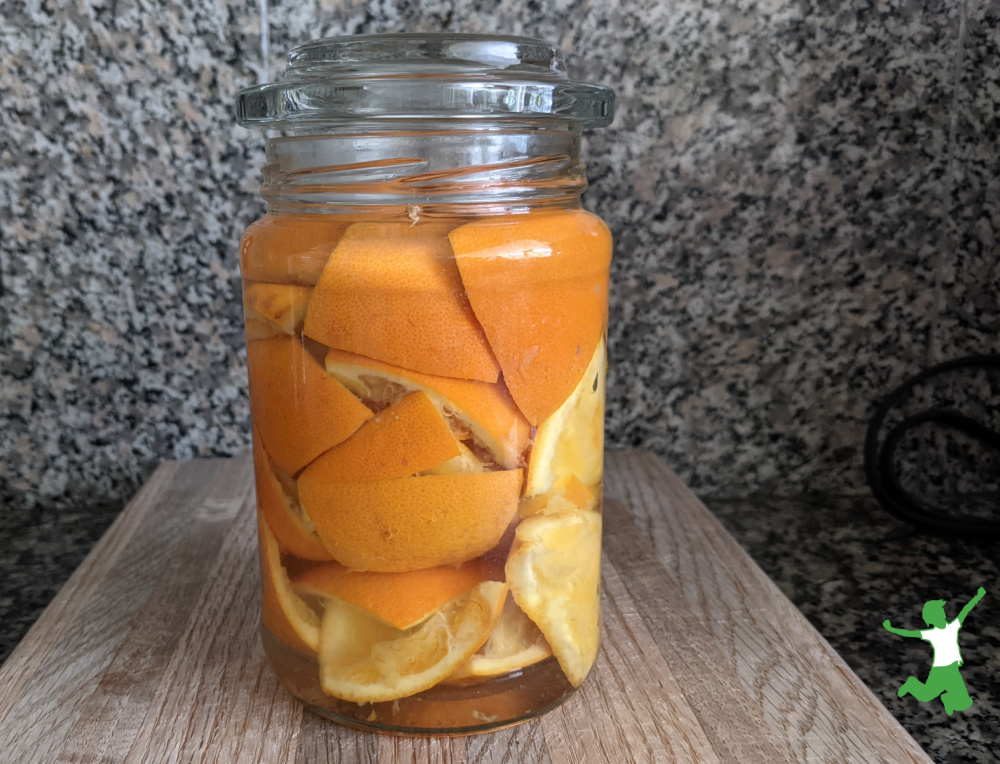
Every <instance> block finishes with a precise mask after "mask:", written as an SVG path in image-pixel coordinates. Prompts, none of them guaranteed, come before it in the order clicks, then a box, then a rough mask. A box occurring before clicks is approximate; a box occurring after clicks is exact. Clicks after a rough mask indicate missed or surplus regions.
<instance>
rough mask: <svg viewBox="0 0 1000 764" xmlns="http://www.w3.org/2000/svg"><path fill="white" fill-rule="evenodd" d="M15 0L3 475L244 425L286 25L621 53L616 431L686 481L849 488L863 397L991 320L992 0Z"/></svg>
mask: <svg viewBox="0 0 1000 764" xmlns="http://www.w3.org/2000/svg"><path fill="white" fill-rule="evenodd" d="M268 22H269V23H268V30H269V32H270V45H271V51H272V56H271V60H270V61H269V62H268V65H267V66H265V65H264V62H263V61H262V57H261V47H262V46H261V34H260V32H261V22H260V15H259V10H258V3H257V0H229V1H228V2H226V0H203V1H201V2H194V1H193V0H182V1H181V2H177V3H159V2H153V0H120V1H119V2H115V3H109V2H100V1H99V0H98V1H95V2H85V1H84V0H77V1H76V2H73V1H72V0H71V1H70V2H67V3H55V2H51V1H50V2H37V1H36V2H20V1H19V0H7V2H5V3H4V10H3V18H2V20H0V102H2V103H3V109H2V111H0V235H2V239H0V273H2V278H3V294H2V296H0V503H3V504H4V505H6V506H10V507H14V508H17V507H31V506H33V505H36V504H39V503H41V504H44V505H47V506H59V505H68V504H69V503H70V502H75V503H77V504H79V503H80V502H83V503H87V502H90V503H93V504H97V503H100V502H107V501H119V500H122V499H124V498H126V497H127V496H129V495H131V494H132V492H133V491H134V490H135V489H136V487H137V486H138V484H139V483H140V481H141V480H142V479H143V478H144V477H145V476H146V475H147V474H148V473H149V472H150V470H151V469H152V467H153V466H154V465H155V464H156V463H157V462H158V461H160V460H162V459H165V458H185V457H189V456H194V455H203V454H229V453H232V452H233V451H235V450H238V449H240V448H242V447H244V446H245V445H246V444H247V442H248V439H249V428H248V405H247V395H246V379H245V369H244V354H243V341H242V336H241V332H242V324H241V308H240V306H239V300H238V289H239V277H238V273H237V257H236V255H237V242H238V238H239V235H240V232H241V229H242V228H243V227H244V226H245V225H246V224H247V223H249V222H250V221H251V220H253V219H254V218H255V217H256V216H257V215H259V214H260V212H261V210H262V205H261V203H260V202H259V201H258V200H257V198H256V191H257V188H258V177H259V165H260V163H261V161H262V157H263V152H262V145H261V141H260V139H259V137H258V136H255V135H251V134H250V133H249V132H246V131H243V130H241V129H239V128H237V127H236V126H235V125H234V120H233V117H232V107H233V100H234V95H235V92H236V90H237V89H238V88H240V87H242V86H245V85H248V84H250V83H253V82H254V81H256V80H258V79H260V78H262V77H265V76H267V73H268V72H270V74H271V75H272V76H273V74H274V73H275V72H276V71H277V70H278V68H279V67H280V65H281V64H280V56H281V55H282V54H283V53H284V52H285V51H287V49H288V48H289V47H291V46H292V45H294V44H296V43H298V42H301V41H303V40H305V39H307V38H310V37H316V36H319V35H332V34H343V33H357V32H373V31H400V30H406V31H438V30H441V29H442V28H446V29H449V30H452V31H467V32H501V31H502V32H506V33H514V34H526V35H532V36H538V37H544V38H547V39H549V40H553V41H558V42H559V43H560V44H561V45H563V46H564V47H565V48H566V49H567V50H571V51H574V52H575V53H577V54H578V56H577V57H576V58H575V60H574V61H573V65H574V71H575V73H576V74H577V75H579V76H581V77H582V78H585V79H591V80H596V81H599V82H603V83H607V84H611V85H613V86H614V87H615V88H616V89H617V91H618V94H619V113H618V118H617V120H616V122H615V124H614V126H613V127H612V128H611V129H608V130H601V131H595V132H594V133H593V134H592V135H591V137H590V138H589V140H588V144H587V147H586V149H585V153H586V157H587V160H588V166H589V174H590V177H591V181H592V186H591V189H590V191H589V192H588V194H587V195H586V197H585V200H586V204H587V206H588V207H590V208H591V209H593V210H596V211H598V212H599V213H600V214H602V215H603V216H604V217H605V218H606V219H607V220H608V222H609V224H610V225H611V227H612V229H613V231H614V233H615V236H616V239H617V245H616V255H617V261H616V264H615V267H614V273H613V279H614V284H613V291H612V294H613V300H612V316H611V331H612V337H611V353H612V362H613V377H612V390H611V393H610V401H609V403H610V406H609V419H608V432H609V438H610V444H611V445H627V446H636V445H645V446H647V447H650V448H652V449H655V450H656V451H658V452H659V453H661V454H663V455H664V456H665V457H666V459H667V461H668V462H669V463H670V464H671V465H672V466H673V467H674V468H675V469H676V470H677V471H678V473H679V474H680V475H681V476H682V477H683V478H684V479H685V480H686V481H687V482H688V483H689V484H690V485H691V486H692V487H694V488H695V490H697V491H698V492H700V493H702V494H703V495H724V494H728V495H735V494H740V493H748V492H774V493H787V494H795V493H799V492H802V491H806V490H809V491H825V492H828V493H830V492H832V493H837V494H852V493H853V494H856V493H863V492H864V490H865V488H864V483H863V478H862V475H861V471H860V465H861V443H862V439H863V434H864V426H865V422H866V419H867V417H868V416H869V415H870V413H871V410H872V407H873V402H874V401H875V400H876V399H877V398H878V397H879V396H880V395H883V394H884V393H885V392H886V391H887V390H888V389H889V387H891V386H892V385H894V384H896V383H898V382H899V381H901V380H902V379H903V378H905V377H906V376H908V375H910V374H912V373H914V372H916V371H918V370H919V369H921V368H923V367H924V366H926V365H928V364H929V363H931V362H933V361H935V360H943V359H946V358H951V357H955V356H958V355H963V354H966V353H970V352H985V351H988V350H992V351H994V352H996V351H997V349H998V348H1000V342H998V336H1000V309H998V305H997V297H998V294H1000V265H998V259H1000V258H998V250H997V244H996V242H997V238H998V237H997V231H998V229H1000V172H998V169H1000V168H998V157H1000V140H998V132H997V121H996V120H997V111H998V109H1000V57H998V50H997V46H998V35H997V32H998V28H1000V4H998V3H996V2H992V3H987V2H985V1H984V0H967V2H965V3H964V4H963V3H962V2H956V0H928V1H927V2H902V1H901V2H893V1H892V0H886V1H883V2H874V1H869V2H865V0H860V1H859V2H852V3H848V2H842V3H819V2H808V1H807V0H800V1H791V0H790V1H787V2H786V1H785V0H760V1H759V2H756V1H754V0H740V1H737V2H728V3H720V2H711V1H707V2H706V1H703V0H699V1H698V2H682V1H680V0H665V1H664V2H659V1H658V0H611V1H609V2H592V1H591V2H586V1H580V0H551V1H545V0H540V1H539V2H534V1H532V2H529V3H523V2H515V1H513V0H502V1H499V2H498V1H497V0H493V1H492V2H490V1H486V0H479V1H478V2H466V1H464V0H460V1H456V2H447V1H445V0H441V1H440V2H427V3H423V4H419V7H418V3H416V2H405V1H397V2H390V1H388V0H387V1H385V2H374V3H367V4H366V3H347V2H345V3H330V2H323V1H322V0H305V1H304V2H295V3H290V2H281V3H272V4H271V6H270V8H269V15H268Z"/></svg>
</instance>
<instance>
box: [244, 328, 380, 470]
mask: <svg viewBox="0 0 1000 764" xmlns="http://www.w3.org/2000/svg"><path fill="white" fill-rule="evenodd" d="M247 368H248V371H249V376H250V408H251V412H252V416H253V421H254V424H255V426H256V427H257V430H258V431H259V432H260V436H261V439H262V440H263V443H264V448H265V449H266V450H267V453H268V454H270V456H271V458H272V459H273V460H274V463H275V464H276V465H277V466H278V468H279V469H280V470H281V471H282V472H285V473H287V474H289V475H295V474H296V473H298V472H299V471H300V470H301V469H302V468H303V467H305V466H306V465H307V464H309V462H311V461H312V460H313V459H315V458H316V457H317V456H319V455H320V454H322V453H323V452H324V451H328V450H329V449H331V448H333V447H334V446H336V445H338V444H339V443H341V442H343V441H344V440H346V439H347V438H348V437H349V436H350V435H351V434H353V433H354V431H355V430H357V429H358V427H360V426H361V424H362V423H363V422H364V421H365V420H366V419H368V418H369V417H371V415H372V412H371V411H370V410H369V409H368V407H367V406H365V405H364V404H363V403H361V401H359V400H358V399H357V398H355V397H354V396H353V395H352V394H351V393H350V391H348V390H347V388H345V387H344V386H343V385H341V384H340V383H339V382H338V381H337V380H335V379H334V378H333V377H331V376H330V375H328V374H327V373H326V370H325V369H324V368H323V367H322V366H321V365H320V364H319V362H318V361H317V360H316V359H315V358H313V356H312V355H311V354H310V353H309V352H308V351H307V350H306V348H305V347H304V345H303V344H302V342H301V341H300V340H299V338H297V337H287V336H281V337H274V338H273V339H267V340H258V341H256V342H250V343H248V344H247Z"/></svg>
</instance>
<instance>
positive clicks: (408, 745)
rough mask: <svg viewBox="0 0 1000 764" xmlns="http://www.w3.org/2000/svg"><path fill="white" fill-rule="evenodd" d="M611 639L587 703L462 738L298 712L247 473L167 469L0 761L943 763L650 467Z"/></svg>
mask: <svg viewBox="0 0 1000 764" xmlns="http://www.w3.org/2000/svg"><path fill="white" fill-rule="evenodd" d="M605 493H606V499H605V508H604V512H605V521H604V548H605V555H604V567H603V573H604V635H603V644H602V648H601V654H600V656H599V658H598V661H597V666H596V668H595V669H594V671H593V672H592V673H591V675H590V677H589V678H588V679H587V682H586V683H585V684H584V686H583V688H582V690H581V691H580V692H578V693H576V694H575V695H574V696H573V697H572V698H571V699H570V700H569V701H567V702H566V703H565V704H564V705H563V706H562V707H560V708H558V709H557V710H555V711H553V712H552V713H550V714H547V715H546V716H544V717H542V718H541V719H538V720H535V721H533V722H529V723H527V724H524V725H521V726H518V727H514V728H511V729H508V730H504V731H501V732H496V733H489V734H486V735H478V736H472V737H465V738H405V737H390V736H381V735H375V734H370V733H363V732H358V731H355V730H351V729H347V728H344V727H339V726H337V725H335V724H332V723H330V722H327V721H325V720H323V719H320V718H319V717H317V716H314V715H313V714H311V713H309V712H305V711H303V709H302V707H301V706H299V705H298V704H297V703H296V702H295V701H293V700H292V699H291V697H290V696H289V695H288V694H287V693H285V692H284V690H282V689H281V688H280V687H279V686H278V683H277V681H276V680H275V678H274V676H273V675H272V673H271V671H270V669H269V668H268V666H267V664H266V662H265V659H264V655H263V652H262V649H261V646H260V642H259V637H258V634H257V622H258V617H259V605H258V602H257V596H258V595H257V587H258V585H259V579H258V571H257V555H256V552H255V545H256V526H255V521H254V514H253V512H254V508H253V481H252V472H251V465H250V460H249V458H247V457H243V458H237V459H233V460H223V459H215V460H200V461H193V462H184V463H177V462H174V463H168V464H164V465H163V466H162V467H160V468H159V469H158V470H157V472H156V473H155V474H154V475H153V477H152V478H151V479H150V480H149V482H148V483H147V484H146V485H145V486H144V487H143V489H142V491H140V493H139V494H138V496H136V498H135V499H134V500H133V501H132V503H131V504H129V506H128V508H127V509H126V510H125V511H124V512H123V513H122V515H121V516H120V517H119V518H118V520H117V521H116V522H115V524H114V525H113V526H112V527H111V529H110V530H109V531H108V532H107V534H106V535H105V536H104V537H103V538H102V539H101V541H100V542H99V543H98V544H97V546H96V547H95V548H94V550H93V552H92V553H91V554H90V556H88V557H87V559H86V561H85V562H84V563H83V565H81V566H80V568H79V570H77V571H76V573H75V574H74V575H73V577H72V578H71V579H70V580H69V582H68V583H67V584H66V586H65V587H64V588H63V590H62V591H61V592H60V593H59V595H58V596H57V597H56V599H55V600H54V601H53V602H52V604H51V605H50V606H49V607H48V609H47V610H46V611H45V612H44V614H43V615H42V617H41V618H40V619H39V620H38V622H37V623H36V624H35V626H34V627H33V628H32V629H31V631H30V632H29V633H28V635H27V636H26V637H25V638H24V640H23V641H22V642H21V644H20V645H19V646H18V647H17V649H16V650H15V651H14V653H13V654H12V655H11V657H10V658H9V659H8V660H7V662H6V663H5V664H4V665H3V667H2V668H0V752H2V753H0V759H2V760H3V761H5V762H7V761H9V762H18V763H22V762H23V763H27V762H39V764H53V763H55V762H73V763H74V764H84V763H86V762H94V763H95V764H97V763H98V762H99V763H100V764H109V763H110V762H127V763H128V764H138V763H139V762H148V763H149V764H168V763H169V762H178V763H180V762H184V763H185V764H186V763H187V762H221V763H222V764H238V763H242V762H246V763H247V764H249V763H251V762H253V763H254V764H257V763H258V762H262V763H266V764H274V763H277V762H280V763H282V764H300V763H304V762H317V763H319V762H355V761H357V762H379V763H380V764H381V763H383V762H416V761H429V762H465V761H468V762H525V763H531V764H533V763H534V762H553V763H554V764H564V763H565V764H580V762H591V761H595V762H597V761H606V762H613V763H614V764H622V763H623V762H630V761H636V762H661V761H662V762H689V761H690V762H716V761H718V762H740V764H752V763H756V762H760V763H761V764H776V763H777V762H813V761H815V762H837V764H842V763H844V762H859V763H862V762H863V763H865V764H867V763H868V762H874V761H885V762H929V761H930V759H929V758H928V757H927V756H926V755H925V754H924V753H923V751H922V750H921V749H920V748H919V746H918V745H917V744H916V743H915V742H914V741H913V739H912V738H911V737H910V736H909V735H908V734H907V733H906V732H905V731H904V730H903V729H902V727H900V726H899V724H898V723H897V722H896V721H895V720H894V719H893V718H892V716H891V715H890V714H889V712H888V711H887V710H886V709H885V708H884V707H883V706H882V705H881V704H879V702H878V701H877V700H876V699H875V697H874V696H873V695H872V694H871V693H870V692H869V691H868V690H867V689H866V688H865V686H864V685H863V684H862V683H861V681H860V680H859V679H858V678H857V677H856V676H855V675H854V674H853V673H852V672H851V671H850V669H848V668H847V666H846V665H845V664H844V662H843V661H842V660H841V659H840V657H839V656H837V654H836V653H835V652H834V651H833V650H832V649H831V648H830V646H829V645H828V644H827V643H826V642H825V641H824V640H823V638H822V637H820V635H819V634H818V633H817V632H816V631H815V630H814V629H813V628H812V627H811V626H810V625H809V623H808V622H807V621H806V619H805V618H804V617H803V616H802V614H801V613H799V612H798V611H797V610H796V609H795V607H794V606H793V605H792V604H791V603H790V602H789V601H788V600H787V599H786V598H785V597H784V596H783V595H782V594H781V592H780V591H779V590H778V589H777V588H776V587H775V585H774V584H773V583H772V582H771V581H770V580H769V579H768V578H767V577H766V576H765V575H764V574H763V573H762V572H761V571H760V569H759V568H757V566H756V565H755V564H754V563H753V561H752V560H751V559H750V558H749V557H747V555H746V554H745V553H744V552H743V551H742V550H741V549H740V547H739V546H738V545H737V544H736V543H735V542H734V541H733V539H732V538H731V537H730V536H728V535H727V534H726V532H725V531H724V530H723V529H722V527H721V526H720V525H719V524H718V523H717V522H716V521H715V520H714V518H712V516H711V515H710V514H709V513H708V511H707V510H706V509H705V508H704V506H702V505H701V504H700V503H699V502H698V500H697V499H696V498H695V497H694V495H693V494H692V493H691V492H690V491H689V490H688V489H687V488H685V487H684V485H683V484H682V483H681V482H680V481H679V480H678V479H677V478H676V477H675V476H674V475H673V474H672V473H671V472H670V471H669V470H668V469H667V468H666V467H665V466H664V465H663V463H662V462H661V461H660V460H659V459H657V458H656V457H655V456H652V455H650V454H647V453H639V452H631V453H611V454H609V455H608V460H607V478H606V485H605Z"/></svg>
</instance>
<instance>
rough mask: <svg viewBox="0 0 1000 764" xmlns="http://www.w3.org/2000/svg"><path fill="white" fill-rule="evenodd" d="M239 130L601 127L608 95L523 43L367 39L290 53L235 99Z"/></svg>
mask: <svg viewBox="0 0 1000 764" xmlns="http://www.w3.org/2000/svg"><path fill="white" fill-rule="evenodd" d="M236 113H237V120H238V121H239V123H240V124H241V125H243V126H244V127H256V128H268V129H271V128H281V127H286V128H290V127H294V126H295V125H299V124H305V125H309V124H312V125H313V126H315V123H322V122H333V123H336V122H339V121H344V120H349V121H355V120H358V119H364V120H372V119H376V120H388V121H399V120H416V121H423V120H454V121H458V122H472V123H478V122H480V121H482V122H490V123H492V122H502V123H508V122H510V121H519V122H530V123H538V122H548V121H550V120H557V121H559V122H561V123H564V124H570V125H576V126H578V127H582V126H602V125H608V124H610V123H611V120H612V119H613V117H614V92H613V91H612V90H611V88H609V87H606V86H603V85H597V84H593V83H586V82H578V81H574V80H571V79H570V78H569V75H568V74H567V71H566V63H565V56H564V54H563V52H562V50H560V49H559V48H558V47H557V46H555V45H552V44H550V43H547V42H545V41H544V40H538V39H534V38H530V37H511V36H499V35H472V34H376V35H354V36H346V37H330V38H325V39H321V40H314V41H311V42H307V43H305V44H303V45H299V46H298V47H296V48H293V49H292V50H291V51H290V52H289V54H288V61H287V67H286V70H285V72H284V74H283V75H282V77H281V78H280V79H279V80H278V81H276V82H271V83H266V84H263V85H256V86H254V87H249V88H245V89H244V90H241V91H240V93H239V96H238V98H237V105H236Z"/></svg>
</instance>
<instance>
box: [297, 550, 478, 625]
mask: <svg viewBox="0 0 1000 764" xmlns="http://www.w3.org/2000/svg"><path fill="white" fill-rule="evenodd" d="M490 573H491V571H490V569H489V567H488V566H486V565H484V564H481V563H480V562H479V561H478V560H473V561H472V562H469V563H466V564H464V565H459V566H457V567H452V566H440V567H436V568H425V569H423V570H410V571H406V572H405V573H372V572H359V571H356V570H349V569H348V568H345V567H344V566H343V565H338V564H337V563H327V564H325V565H316V566H313V567H312V568H310V569H309V570H307V571H305V572H304V573H302V574H301V575H299V576H297V577H296V578H295V579H294V580H293V582H292V583H293V586H294V589H295V591H296V592H297V593H299V594H300V595H301V596H303V597H306V598H309V597H315V598H320V599H324V598H328V597H336V598H338V599H341V600H343V601H345V602H349V603H350V604H352V605H355V606H356V607H359V608H361V609H362V610H364V611H365V612H367V613H368V614H369V615H372V616H374V617H375V618H378V619H379V620H380V621H383V622H384V623H386V624H387V625H389V626H393V627H395V628H397V629H402V630H404V631H405V630H406V629H410V628H412V627H414V626H417V625H418V624H420V623H422V622H423V621H424V620H426V619H427V618H429V617H430V615H431V614H432V613H433V612H434V611H436V610H438V609H439V608H441V607H442V606H443V605H444V604H445V603H446V602H448V601H449V600H452V599H454V598H455V597H457V596H459V595H460V594H464V593H465V592H467V591H469V590H470V589H472V587H474V586H477V585H478V584H480V583H482V582H483V581H484V580H488V579H490V577H491V576H490Z"/></svg>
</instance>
